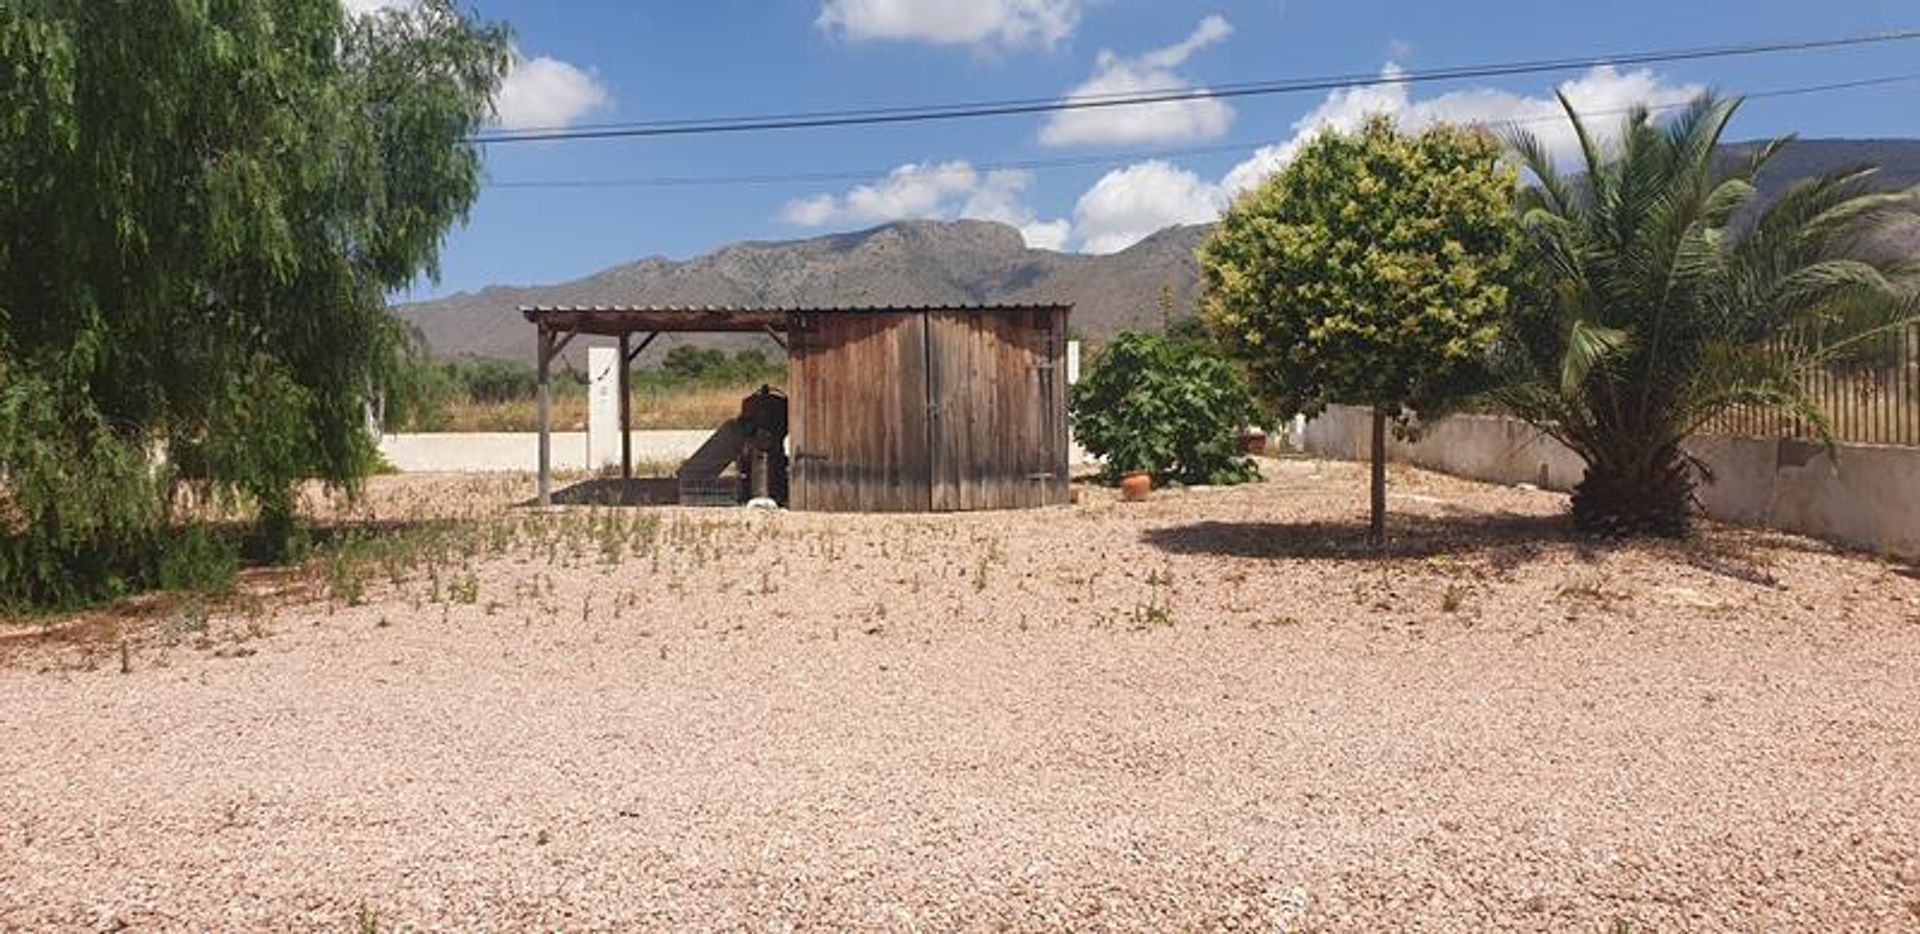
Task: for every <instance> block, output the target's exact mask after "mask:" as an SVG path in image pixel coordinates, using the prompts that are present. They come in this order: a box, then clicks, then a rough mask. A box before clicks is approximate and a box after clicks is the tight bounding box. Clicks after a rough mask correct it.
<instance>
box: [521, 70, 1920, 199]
mask: <svg viewBox="0 0 1920 934" xmlns="http://www.w3.org/2000/svg"><path fill="white" fill-rule="evenodd" d="M1912 82H1920V72H1915V73H1909V74H1901V75H1888V76H1883V77H1878V78H1862V79H1857V80H1851V81H1834V82H1828V83H1825V84H1810V85H1800V86H1796V87H1784V88H1773V89H1769V90H1764V91H1755V92H1753V93H1750V94H1745V95H1741V96H1742V97H1743V98H1744V99H1745V100H1749V101H1752V100H1768V99H1773V98H1783V97H1799V96H1804V95H1809V94H1821V93H1829V92H1835V91H1847V90H1858V89H1862V88H1872V87H1884V86H1888V85H1894V84H1906V83H1912ZM1687 106H1688V103H1686V102H1674V103H1665V104H1657V105H1653V106H1650V107H1648V108H1647V109H1648V110H1650V111H1652V112H1655V113H1660V112H1665V111H1670V110H1678V109H1682V108H1684V107H1687ZM1632 109H1633V108H1630V107H1618V108H1612V109H1608V110H1596V111H1589V112H1586V113H1583V114H1582V116H1583V117H1604V116H1620V115H1624V114H1627V113H1630V112H1631V111H1632ZM1565 119H1566V116H1565V115H1563V114H1552V115H1544V116H1538V117H1516V118H1513V119H1509V120H1500V121H1492V122H1487V123H1482V124H1479V125H1480V126H1484V127H1487V128H1489V129H1498V128H1512V127H1520V126H1528V125H1532V124H1538V123H1554V122H1559V121H1563V120H1565ZM1273 142H1274V141H1273V140H1272V139H1259V140H1242V141H1240V142H1234V143H1221V144H1217V145H1212V146H1193V147H1185V148H1179V149H1154V150H1140V151H1135V152H1127V153H1105V154H1101V155H1086V156H1067V157H1061V158H1055V159H1028V160H1017V161H1008V162H992V163H981V164H968V165H965V166H960V165H955V166H952V167H947V166H942V165H933V166H927V167H924V168H923V169H921V170H920V174H922V175H930V176H936V177H937V176H940V175H946V174H953V175H967V174H969V173H985V172H999V171H1023V172H1025V171H1041V170H1052V169H1066V168H1084V167H1087V166H1105V165H1122V164H1127V163H1132V162H1140V161H1145V160H1149V159H1172V158H1186V157H1192V156H1207V155H1222V154H1227V153H1244V152H1248V151H1250V150H1253V149H1257V148H1259V147H1261V146H1268V145H1272V144H1273ZM894 171H897V167H894V168H874V169H839V170H831V171H819V172H787V173H765V174H745V175H679V176H675V175H667V176H651V177H638V178H608V179H571V180H569V179H556V180H529V181H503V182H489V183H488V184H487V186H486V187H488V188H490V189H498V190H510V191H511V190H519V191H553V190H589V191H595V190H606V189H619V188H695V187H709V186H744V185H786V184H798V183H802V182H816V183H817V182H847V181H869V180H872V179H875V178H879V177H882V176H885V175H888V174H890V173H892V172H894Z"/></svg>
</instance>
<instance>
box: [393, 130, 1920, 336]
mask: <svg viewBox="0 0 1920 934" xmlns="http://www.w3.org/2000/svg"><path fill="white" fill-rule="evenodd" d="M1754 145H1755V144H1750V143H1749V144H1734V145H1731V146H1728V147H1727V151H1726V153H1725V158H1728V159H1736V158H1740V157H1742V156H1744V155H1745V154H1747V153H1749V152H1751V151H1752V149H1753V146H1754ZM1854 165H1877V166H1879V167H1880V169H1881V172H1880V175H1879V176H1878V184H1881V185H1884V186H1886V187H1890V188H1891V187H1902V188H1905V187H1914V186H1920V140H1803V141H1800V142H1797V143H1795V144H1794V145H1792V146H1789V147H1788V148H1787V149H1786V150H1785V151H1784V152H1783V153H1781V154H1780V156H1779V157H1778V158H1776V159H1775V161H1774V162H1773V163H1772V164H1771V165H1770V166H1769V167H1768V170H1767V171H1766V172H1765V173H1763V174H1762V176H1761V178H1760V179H1759V186H1758V187H1759V189H1760V197H1761V200H1762V201H1765V200H1767V199H1770V198H1772V197H1775V196H1777V195H1778V194H1779V192H1781V191H1782V190H1784V189H1785V188H1786V187H1787V186H1789V185H1790V184H1792V183H1793V182H1794V181H1796V180H1798V179H1802V178H1806V177H1809V176H1812V175H1815V174H1819V173H1822V172H1826V171H1831V170H1834V169H1837V168H1841V167H1847V166H1854ZM1209 230H1210V225H1194V226H1184V227H1170V228H1167V229H1166V230H1162V231H1160V232H1159V233H1156V234H1154V235H1152V236H1150V237H1148V238H1147V239H1145V240H1142V241H1140V242H1139V243H1137V244H1134V245H1133V246H1132V247H1129V248H1128V249H1126V250H1122V251H1120V252H1118V253H1112V254H1108V255H1104V256H1092V255H1085V254H1077V253H1058V252H1054V251H1051V250H1036V249H1032V248H1029V247H1028V246H1027V245H1026V243H1025V242H1024V241H1023V240H1022V238H1021V236H1020V232H1019V231H1018V230H1016V229H1014V228H1012V227H1009V226H1006V225H1004V224H996V223H991V222H987V221H972V220H957V221H901V222H898V223H892V224H887V225H884V226H881V227H875V228H873V229H870V230H863V231H859V232H856V233H844V234H832V235H828V236H821V237H813V238H809V239H804V240H792V241H765V242H748V243H738V244H733V245H730V246H726V247H722V248H721V249H719V250H716V251H714V252H712V253H709V254H706V255H704V256H699V257H695V258H693V259H688V260H671V259H666V258H664V257H658V256H656V257H650V258H647V259H642V260H638V261H636V262H631V263H626V264H623V265H619V266H615V267H613V268H610V269H606V270H603V271H601V272H598V273H595V274H593V275H591V276H588V277H586V278H584V279H577V280H574V281H571V282H563V283H558V284H554V285H544V286H491V287H488V288H485V289H482V290H480V291H478V292H471V293H466V292H463V293H459V294H455V295H451V296H448V297H446V298H442V299H438V300H435V301H428V302H419V303H414V304H407V305H401V306H399V307H397V308H396V309H395V311H396V313H397V314H398V315H400V317H401V318H402V319H404V320H405V321H407V322H409V323H410V324H412V325H413V326H415V327H416V328H418V330H419V331H420V333H421V335H422V336H423V338H424V339H425V341H426V343H427V346H428V347H429V348H431V349H432V351H433V352H434V353H436V354H439V355H443V356H451V355H459V354H471V355H477V356H488V357H501V358H507V359H520V360H525V359H530V358H531V357H532V355H533V329H532V327H531V326H529V325H528V324H527V323H526V321H525V320H524V319H523V318H521V316H520V315H519V313H518V312H517V310H516V309H517V308H518V307H519V306H521V305H616V304H626V305H744V306H754V305H815V306H831V305H875V304H879V305H885V304H896V303H897V304H939V303H946V302H955V303H978V302H1000V301H1007V302H1029V301H1063V302H1071V303H1073V305H1074V312H1073V319H1072V320H1073V324H1072V327H1073V329H1074V330H1075V331H1077V332H1079V333H1080V334H1083V335H1087V336H1090V337H1096V338H1099V337H1107V336H1110V335H1112V334H1113V333H1115V332H1117V331H1120V330H1123V329H1128V328H1142V327H1158V326H1161V325H1162V324H1164V323H1165V320H1166V318H1167V311H1166V309H1167V307H1168V300H1167V297H1166V296H1167V295H1168V294H1169V293H1170V295H1171V306H1170V307H1171V308H1172V309H1173V310H1174V311H1173V314H1174V315H1176V316H1177V315H1180V314H1184V313H1185V311H1186V310H1188V309H1191V308H1193V307H1194V304H1195V301H1196V299H1197V291H1198V285H1199V271H1198V266H1197V264H1196V263H1195V261H1194V252H1195V250H1196V249H1198V247H1199V246H1200V243H1201V241H1202V240H1204V239H1205V237H1206V235H1207V233H1208V231H1209ZM1897 236H1899V237H1900V238H1901V243H1902V244H1903V246H1906V247H1909V248H1911V249H1913V250H1915V251H1916V252H1917V253H1920V232H1916V231H1901V232H1899V233H1898V234H1897ZM696 339H697V340H699V341H701V342H702V343H708V344H714V345H719V346H729V345H738V344H742V343H743V342H745V341H755V340H761V339H760V338H753V337H741V336H738V335H733V336H714V337H701V338H696ZM670 343H671V342H670V341H669V340H668V337H666V336H663V337H662V339H661V341H660V344H659V345H657V346H669V345H670ZM579 354H584V351H583V350H579V349H578V348H575V349H574V350H573V351H572V353H571V354H570V355H579ZM650 356H651V354H650ZM655 359H657V357H656V358H655Z"/></svg>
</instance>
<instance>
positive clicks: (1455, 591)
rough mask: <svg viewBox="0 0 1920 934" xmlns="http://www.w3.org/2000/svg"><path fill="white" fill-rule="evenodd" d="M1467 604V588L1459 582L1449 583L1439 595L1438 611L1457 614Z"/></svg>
mask: <svg viewBox="0 0 1920 934" xmlns="http://www.w3.org/2000/svg"><path fill="white" fill-rule="evenodd" d="M1466 602H1467V587H1466V585H1465V584H1462V583H1460V582H1459V581H1449V582H1448V583H1447V589H1446V590H1445V591H1443V592H1442V593H1441V594H1440V610H1441V612H1445V613H1458V612H1460V608H1461V607H1462V606H1465V605H1466Z"/></svg>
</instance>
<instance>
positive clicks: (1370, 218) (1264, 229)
mask: <svg viewBox="0 0 1920 934" xmlns="http://www.w3.org/2000/svg"><path fill="white" fill-rule="evenodd" d="M1516 184H1517V182H1516V175H1515V172H1514V171H1513V170H1512V169H1511V168H1510V167H1508V166H1506V165H1505V164H1504V163H1503V162H1502V149H1501V146H1500V143H1499V142H1498V141H1497V140H1496V139H1494V138H1493V137H1491V136H1489V135H1488V134H1486V133H1483V132H1480V131H1478V130H1469V129H1462V128H1458V127H1451V126H1437V127H1433V128H1431V129H1428V130H1426V131H1425V132H1422V133H1420V134H1418V135H1407V134H1403V133H1401V132H1399V131H1398V130H1397V129H1396V128H1395V126H1394V124H1393V122H1392V121H1391V120H1389V119H1387V118H1385V117H1379V118H1375V119H1373V120H1371V121H1369V122H1368V123H1367V124H1366V125H1365V126H1364V127H1363V128H1362V129H1361V130H1359V131H1358V132H1357V133H1333V132H1329V133H1326V134H1323V135H1321V136H1320V137H1318V138H1316V139H1314V140H1313V141H1312V142H1310V143H1308V144H1307V145H1306V146H1305V147H1304V148H1303V149H1302V150H1301V151H1300V153H1299V155H1298V156H1297V157H1296V158H1295V159H1294V160H1293V161H1292V162H1291V163H1289V164H1288V165H1287V167H1286V168H1284V169H1282V170H1281V171H1280V172H1279V173H1277V174H1275V175H1274V176H1272V177H1270V178H1269V179H1267V180H1266V182H1265V183H1263V184H1262V185H1261V186H1260V187H1258V188H1256V189H1254V190H1253V191H1250V192H1248V193H1247V194H1246V195H1244V196H1242V197H1241V198H1240V199H1239V200H1238V201H1237V202H1236V203H1235V204H1234V205H1233V207H1232V208H1231V209H1230V210H1228V212H1227V215H1226V217H1225V218H1224V219H1223V220H1222V221H1221V223H1220V225H1219V227H1218V229H1216V230H1215V232H1214V233H1213V235H1212V237H1211V238H1209V239H1208V241H1207V243H1206V245H1205V246H1204V247H1202V249H1201V254H1200V266H1201V273H1202V277H1203V285H1204V288H1205V292H1206V297H1205V304H1204V306H1203V309H1202V314H1203V316H1204V318H1205V319H1206V321H1207V323H1208V326H1209V327H1210V328H1211V330H1212V331H1213V332H1214V333H1215V335H1216V336H1217V337H1218V338H1219V340H1220V341H1221V342H1222V343H1223V344H1224V345H1225V346H1226V347H1227V348H1228V349H1229V351H1230V352H1231V353H1232V354H1233V355H1234V356H1236V357H1237V358H1239V359H1240V360H1241V361H1242V362H1243V363H1244V364H1245V366H1246V367H1247V371H1248V373H1249V374H1250V375H1251V377H1252V380H1253V384H1254V388H1255V389H1256V390H1257V391H1258V392H1260V393H1261V394H1262V395H1263V396H1264V397H1266V398H1267V399H1268V400H1269V401H1270V402H1271V403H1272V404H1273V405H1274V407H1275V408H1276V409H1277V410H1278V411H1280V412H1281V413H1298V414H1305V415H1314V414H1317V413H1319V412H1320V411H1321V410H1322V409H1324V408H1325V407H1326V406H1328V405H1330V404H1336V403H1338V404H1347V405H1362V406H1368V407H1370V408H1372V409H1373V411H1374V413H1375V421H1376V425H1375V435H1376V445H1375V451H1374V459H1375V468H1376V470H1375V475H1376V476H1375V491H1374V533H1373V534H1374V537H1375V538H1376V539H1378V537H1379V536H1380V534H1381V526H1380V522H1381V515H1382V509H1383V500H1384V492H1383V490H1384V488H1383V485H1382V484H1383V478H1382V477H1381V475H1380V471H1379V467H1380V463H1379V462H1380V459H1381V457H1382V454H1383V453H1384V452H1383V451H1382V450H1381V449H1382V448H1383V447H1384V443H1385V442H1384V427H1385V422H1386V421H1387V420H1389V419H1405V418H1407V417H1408V416H1410V415H1411V414H1414V413H1419V412H1429V413H1431V412H1432V411H1435V410H1437V409H1438V408H1440V407H1441V406H1443V405H1445V404H1446V403H1448V402H1450V401H1452V400H1453V399H1455V398H1457V397H1458V396H1460V395H1461V394H1462V393H1464V392H1465V391H1466V390H1468V389H1472V388H1477V385H1476V382H1475V381H1476V379H1477V378H1478V377H1480V376H1481V375H1483V374H1484V366H1483V363H1484V361H1485V358H1486V354H1487V351H1488V349H1489V347H1490V346H1491V345H1492V343H1493V341H1494V339H1495V337H1496V336H1497V335H1498V334H1499V333H1500V329H1501V324H1502V319H1503V317H1504V315H1505V314H1506V313H1507V310H1508V307H1509V303H1510V300H1511V297H1512V295H1511V290H1512V283H1513V280H1514V276H1515V269H1516V267H1517V265H1518V262H1517V258H1516V257H1517V250H1516V245H1517V233H1516V226H1515V224H1514V222H1513V202H1514V196H1515V187H1516Z"/></svg>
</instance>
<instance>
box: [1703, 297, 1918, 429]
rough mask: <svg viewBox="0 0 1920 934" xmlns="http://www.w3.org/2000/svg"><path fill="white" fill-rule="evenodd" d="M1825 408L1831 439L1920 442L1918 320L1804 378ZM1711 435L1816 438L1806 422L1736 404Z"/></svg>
mask: <svg viewBox="0 0 1920 934" xmlns="http://www.w3.org/2000/svg"><path fill="white" fill-rule="evenodd" d="M1804 380H1805V385H1806V388H1807V391H1808V394H1809V395H1811V396H1812V397H1813V400H1814V404H1815V405H1816V406H1817V407H1818V408H1819V409H1820V411H1822V412H1824V413H1826V416H1827V418H1828V420H1829V422H1830V425H1831V429H1832V431H1833V439H1834V440H1835V441H1844V442H1852V443H1856V444H1894V445H1905V446H1909V447H1920V324H1916V325H1913V326H1910V327H1908V328H1906V329H1904V330H1899V331H1890V332H1888V333H1886V334H1883V335H1879V336H1877V337H1874V338H1871V339H1869V340H1866V341H1862V342H1861V343H1859V344H1857V345H1855V346H1853V347H1851V348H1849V349H1848V351H1847V353H1846V354H1845V355H1843V356H1842V357H1841V358H1840V359H1838V360H1835V361H1833V362H1831V363H1829V364H1827V365H1825V366H1822V367H1820V368H1818V369H1815V370H1813V371H1811V372H1809V373H1807V374H1806V375H1805V377H1804ZM1708 430H1709V431H1710V432H1712V433H1715V434H1730V435H1747V436H1757V437H1784V438H1805V439H1809V440H1812V439H1816V438H1818V437H1819V433H1818V432H1816V431H1815V430H1814V428H1813V425H1812V424H1811V423H1809V422H1808V421H1806V420H1804V419H1801V418H1798V417H1796V416H1793V415H1789V414H1786V413H1783V412H1780V411H1778V410H1773V409H1760V408H1756V407H1744V406H1743V407H1740V408H1736V409H1734V410H1733V411H1731V412H1728V413H1727V414H1725V415H1724V416H1722V417H1721V418H1719V419H1718V420H1716V421H1715V422H1714V423H1713V424H1712V425H1711V426H1709V428H1708Z"/></svg>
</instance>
